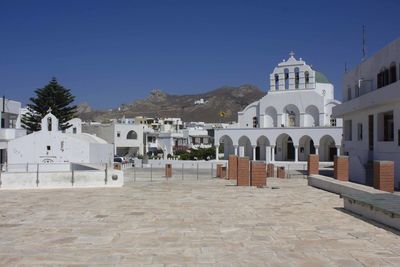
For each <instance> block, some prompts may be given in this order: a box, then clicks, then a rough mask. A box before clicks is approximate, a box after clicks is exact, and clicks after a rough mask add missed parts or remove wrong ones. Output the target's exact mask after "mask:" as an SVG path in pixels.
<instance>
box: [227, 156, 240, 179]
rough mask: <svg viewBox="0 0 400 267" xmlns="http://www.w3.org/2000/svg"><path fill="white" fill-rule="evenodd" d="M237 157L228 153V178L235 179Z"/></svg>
mask: <svg viewBox="0 0 400 267" xmlns="http://www.w3.org/2000/svg"><path fill="white" fill-rule="evenodd" d="M237 167H238V157H237V156H236V155H230V156H229V160H228V179H229V180H237Z"/></svg>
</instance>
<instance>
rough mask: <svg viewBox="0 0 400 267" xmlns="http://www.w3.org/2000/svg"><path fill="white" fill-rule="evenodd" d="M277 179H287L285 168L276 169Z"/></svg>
mask: <svg viewBox="0 0 400 267" xmlns="http://www.w3.org/2000/svg"><path fill="white" fill-rule="evenodd" d="M276 177H278V178H281V179H285V177H286V172H285V167H277V168H276Z"/></svg>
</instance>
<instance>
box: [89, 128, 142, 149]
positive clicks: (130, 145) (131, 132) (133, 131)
mask: <svg viewBox="0 0 400 267" xmlns="http://www.w3.org/2000/svg"><path fill="white" fill-rule="evenodd" d="M145 129H147V126H145V125H140V124H131V123H115V122H114V123H106V124H99V123H88V124H84V125H83V126H82V131H83V132H84V133H89V134H93V135H96V136H98V137H100V138H102V139H104V140H106V141H107V142H108V143H109V144H112V145H113V147H114V149H113V151H114V155H118V156H138V155H143V153H144V132H145Z"/></svg>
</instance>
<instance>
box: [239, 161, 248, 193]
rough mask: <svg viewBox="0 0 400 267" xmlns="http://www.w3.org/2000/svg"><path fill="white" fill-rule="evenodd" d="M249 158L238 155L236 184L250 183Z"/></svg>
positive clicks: (244, 184) (246, 184) (245, 184)
mask: <svg viewBox="0 0 400 267" xmlns="http://www.w3.org/2000/svg"><path fill="white" fill-rule="evenodd" d="M249 164H250V160H249V157H240V158H239V159H238V164H237V185H238V186H249V185H250V165H249Z"/></svg>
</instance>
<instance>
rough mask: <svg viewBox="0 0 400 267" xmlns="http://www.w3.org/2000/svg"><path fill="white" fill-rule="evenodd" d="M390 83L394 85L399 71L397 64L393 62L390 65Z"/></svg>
mask: <svg viewBox="0 0 400 267" xmlns="http://www.w3.org/2000/svg"><path fill="white" fill-rule="evenodd" d="M389 72H390V83H394V82H396V81H397V70H396V63H395V62H392V63H391V64H390V71H389Z"/></svg>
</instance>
